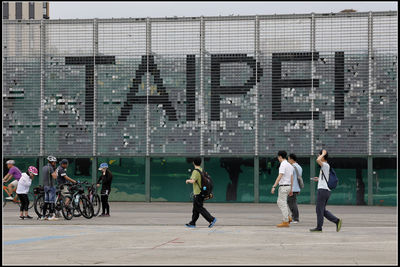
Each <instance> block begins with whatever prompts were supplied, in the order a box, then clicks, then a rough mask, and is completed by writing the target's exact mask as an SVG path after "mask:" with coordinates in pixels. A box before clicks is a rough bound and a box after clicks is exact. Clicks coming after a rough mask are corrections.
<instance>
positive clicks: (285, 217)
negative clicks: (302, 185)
mask: <svg viewBox="0 0 400 267" xmlns="http://www.w3.org/2000/svg"><path fill="white" fill-rule="evenodd" d="M286 156H287V153H286V151H279V152H278V160H279V162H280V163H281V164H280V166H279V175H278V177H277V178H276V181H275V183H274V185H273V186H272V189H271V194H274V193H275V188H276V186H277V185H278V184H279V190H278V200H277V204H278V207H279V208H280V210H281V212H282V223H280V224H278V225H277V227H289V206H288V204H287V199H288V196H291V195H293V171H294V169H293V166H292V165H291V164H290V163H289V162H288V161H287V160H286Z"/></svg>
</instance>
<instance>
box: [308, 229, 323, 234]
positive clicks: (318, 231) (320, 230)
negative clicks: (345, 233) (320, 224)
mask: <svg viewBox="0 0 400 267" xmlns="http://www.w3.org/2000/svg"><path fill="white" fill-rule="evenodd" d="M310 232H314V233H321V232H322V229H318V228H313V229H310Z"/></svg>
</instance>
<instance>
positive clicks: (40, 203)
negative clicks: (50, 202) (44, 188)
mask: <svg viewBox="0 0 400 267" xmlns="http://www.w3.org/2000/svg"><path fill="white" fill-rule="evenodd" d="M33 206H34V208H35V213H36V215H37V216H39V217H43V207H44V195H39V196H38V197H37V198H36V199H35V201H34V205H33Z"/></svg>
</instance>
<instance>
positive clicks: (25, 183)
mask: <svg viewBox="0 0 400 267" xmlns="http://www.w3.org/2000/svg"><path fill="white" fill-rule="evenodd" d="M36 175H38V170H37V169H36V168H35V167H33V166H29V168H28V171H27V172H24V173H22V174H21V178H20V179H19V182H18V187H17V191H16V193H17V194H18V198H19V201H21V207H20V212H21V215H20V216H19V218H20V220H24V219H32V217H31V216H29V215H28V207H29V198H28V192H29V188H30V187H31V184H32V180H33V178H34V177H35V176H36ZM24 212H25V216H24Z"/></svg>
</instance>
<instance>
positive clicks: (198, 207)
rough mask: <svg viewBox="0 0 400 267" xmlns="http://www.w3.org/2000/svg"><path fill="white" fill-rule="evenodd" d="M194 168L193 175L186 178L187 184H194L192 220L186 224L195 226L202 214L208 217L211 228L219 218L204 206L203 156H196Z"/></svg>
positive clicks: (205, 217) (190, 226) (191, 226)
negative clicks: (202, 189) (202, 185)
mask: <svg viewBox="0 0 400 267" xmlns="http://www.w3.org/2000/svg"><path fill="white" fill-rule="evenodd" d="M193 166H194V168H195V169H194V170H193V172H192V176H191V177H190V179H187V180H186V184H193V210H192V220H191V221H190V222H189V223H187V224H185V225H186V226H187V227H189V228H195V227H196V222H197V220H198V219H199V216H200V214H201V215H202V216H203V217H204V219H206V221H207V222H208V223H209V225H208V227H209V228H211V227H213V226H214V225H215V223H216V222H217V218H215V217H213V216H212V215H211V214H210V213H209V212H208V211H207V210H206V208H204V206H203V204H204V197H203V196H202V195H201V194H200V193H201V173H202V172H203V169H202V168H201V158H195V159H194V160H193Z"/></svg>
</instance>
